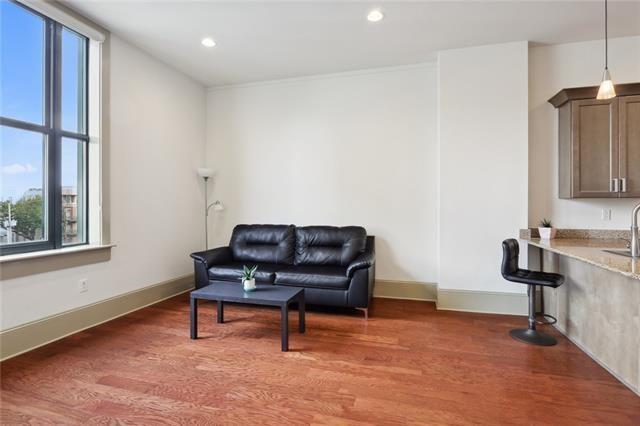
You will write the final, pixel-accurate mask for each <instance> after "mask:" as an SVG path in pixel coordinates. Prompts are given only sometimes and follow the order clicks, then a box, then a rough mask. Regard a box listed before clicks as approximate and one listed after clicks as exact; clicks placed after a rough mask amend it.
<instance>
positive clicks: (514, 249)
mask: <svg viewBox="0 0 640 426" xmlns="http://www.w3.org/2000/svg"><path fill="white" fill-rule="evenodd" d="M502 254H503V255H502V276H503V277H504V279H506V280H507V281H511V282H514V283H520V284H526V285H527V294H528V296H529V328H520V329H515V330H511V331H510V332H509V335H510V336H511V337H513V338H514V339H517V340H520V341H522V342H525V343H530V344H532V345H540V346H553V345H555V344H556V343H558V342H557V341H556V339H555V338H554V337H553V336H550V335H548V334H545V333H542V332H539V331H538V330H536V323H538V324H553V322H555V318H553V317H551V316H550V315H544V314H543V315H544V316H545V317H548V318H552V319H553V322H539V321H536V286H543V287H552V288H556V287H559V286H561V285H562V283H564V276H562V275H560V274H554V273H551V272H537V271H529V270H527V269H520V268H518V259H519V255H520V247H519V246H518V241H517V240H515V239H513V238H511V239H508V240H504V241H503V242H502Z"/></svg>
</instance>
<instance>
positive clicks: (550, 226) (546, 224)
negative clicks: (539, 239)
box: [540, 218, 553, 228]
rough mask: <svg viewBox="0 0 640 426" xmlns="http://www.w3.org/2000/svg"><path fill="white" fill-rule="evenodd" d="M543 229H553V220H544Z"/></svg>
mask: <svg viewBox="0 0 640 426" xmlns="http://www.w3.org/2000/svg"><path fill="white" fill-rule="evenodd" d="M540 227H541V228H553V224H552V223H551V219H547V218H544V219H542V220H541V221H540Z"/></svg>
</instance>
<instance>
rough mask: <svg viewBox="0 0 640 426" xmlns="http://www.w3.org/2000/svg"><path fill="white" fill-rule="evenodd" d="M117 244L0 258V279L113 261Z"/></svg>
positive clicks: (86, 246)
mask: <svg viewBox="0 0 640 426" xmlns="http://www.w3.org/2000/svg"><path fill="white" fill-rule="evenodd" d="M115 246H116V245H115V244H90V245H84V246H76V247H68V248H62V249H55V250H42V251H34V252H29V253H17V254H9V255H5V256H2V257H0V265H2V266H1V267H0V279H1V280H8V279H13V278H20V277H24V276H27V275H35V274H41V273H46V272H51V271H55V270H59V269H66V268H74V267H78V266H84V265H89V264H92V263H98V262H107V261H109V260H111V248H112V247H115Z"/></svg>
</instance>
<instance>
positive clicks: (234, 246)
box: [229, 225, 296, 265]
mask: <svg viewBox="0 0 640 426" xmlns="http://www.w3.org/2000/svg"><path fill="white" fill-rule="evenodd" d="M295 240H296V234H295V227H294V226H293V225H237V226H236V227H235V228H233V234H232V235H231V242H229V246H230V247H231V253H232V255H233V260H235V261H238V262H247V263H280V264H286V265H292V264H293V261H294V251H295Z"/></svg>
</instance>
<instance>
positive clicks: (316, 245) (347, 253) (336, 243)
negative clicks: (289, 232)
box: [295, 226, 367, 266]
mask: <svg viewBox="0 0 640 426" xmlns="http://www.w3.org/2000/svg"><path fill="white" fill-rule="evenodd" d="M295 231H296V254H295V264H296V265H333V266H347V265H348V264H349V263H350V262H351V261H352V260H353V259H355V258H356V257H357V256H358V255H359V254H360V253H362V252H363V251H364V248H365V244H366V240H367V231H366V230H365V229H364V228H362V227H360V226H345V227H336V226H304V227H298V228H295Z"/></svg>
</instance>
